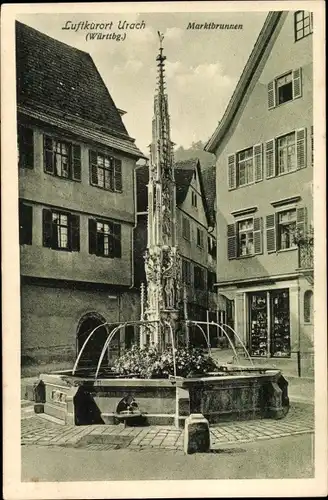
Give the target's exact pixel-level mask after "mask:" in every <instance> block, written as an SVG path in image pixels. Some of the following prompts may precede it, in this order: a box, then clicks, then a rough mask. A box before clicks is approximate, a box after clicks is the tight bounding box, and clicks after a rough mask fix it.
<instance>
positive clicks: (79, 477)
mask: <svg viewBox="0 0 328 500" xmlns="http://www.w3.org/2000/svg"><path fill="white" fill-rule="evenodd" d="M313 418H314V407H313V405H309V404H303V403H292V405H291V408H290V411H289V413H288V415H287V416H286V417H285V418H284V419H281V420H273V419H258V420H249V421H234V422H224V423H221V424H218V425H215V426H211V429H210V430H211V452H210V453H208V454H196V455H189V456H186V455H185V454H184V452H183V431H182V430H178V429H175V428H174V427H169V426H167V427H166V426H149V427H127V428H125V429H124V427H123V425H94V426H66V425H63V424H59V423H58V421H55V420H53V419H51V418H49V417H48V418H46V417H45V416H44V415H35V414H34V413H33V406H32V405H31V403H28V402H26V403H24V404H23V406H22V421H21V439H22V445H23V446H22V480H23V481H83V480H93V481H96V480H99V481H100V480H114V479H115V480H124V479H128V480H139V479H140V480H141V479H145V480H146V479H228V478H231V479H238V478H299V477H303V478H305V477H312V476H313V430H314V421H313ZM123 464H124V466H123Z"/></svg>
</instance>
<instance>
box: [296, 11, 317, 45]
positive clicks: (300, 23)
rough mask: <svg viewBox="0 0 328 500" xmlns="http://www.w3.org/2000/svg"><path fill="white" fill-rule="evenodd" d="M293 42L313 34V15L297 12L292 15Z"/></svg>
mask: <svg viewBox="0 0 328 500" xmlns="http://www.w3.org/2000/svg"><path fill="white" fill-rule="evenodd" d="M294 28H295V42H297V41H298V40H301V39H302V38H304V37H306V36H308V35H310V34H311V33H312V32H313V13H312V12H306V11H304V10H299V11H298V12H295V14H294Z"/></svg>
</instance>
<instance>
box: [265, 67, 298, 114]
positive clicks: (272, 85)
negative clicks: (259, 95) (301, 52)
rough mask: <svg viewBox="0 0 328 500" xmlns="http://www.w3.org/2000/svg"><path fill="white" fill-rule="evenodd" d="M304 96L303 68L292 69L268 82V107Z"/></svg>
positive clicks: (271, 107)
mask: <svg viewBox="0 0 328 500" xmlns="http://www.w3.org/2000/svg"><path fill="white" fill-rule="evenodd" d="M299 97H302V68H297V69H295V70H290V71H288V72H286V73H284V74H283V75H281V76H279V77H277V78H275V79H274V80H272V81H271V82H269V83H268V109H273V108H275V107H276V106H279V105H280V104H284V103H285V102H289V101H293V100H294V99H297V98H299Z"/></svg>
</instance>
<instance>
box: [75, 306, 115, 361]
mask: <svg viewBox="0 0 328 500" xmlns="http://www.w3.org/2000/svg"><path fill="white" fill-rule="evenodd" d="M105 322H106V320H105V318H104V317H103V316H101V315H100V314H98V313H88V314H86V315H84V316H83V317H82V318H81V320H80V322H79V325H78V328H77V353H78V354H79V352H80V351H81V349H82V346H83V344H84V342H85V341H86V339H87V337H88V335H89V334H90V333H91V332H92V330H94V329H95V328H97V327H99V328H98V329H97V330H96V331H95V332H94V333H93V335H92V336H91V337H90V339H89V340H88V343H87V345H86V346H85V348H84V351H83V353H82V356H81V359H80V365H81V366H84V367H90V368H92V367H96V366H97V364H98V361H99V357H100V354H101V351H102V349H103V347H104V344H105V342H106V339H107V337H108V334H109V332H110V329H109V327H108V326H107V325H104V326H101V325H103V324H104V323H105ZM111 329H112V328H111ZM108 361H109V360H108V354H107V353H106V355H105V357H104V360H103V363H104V364H106V365H108Z"/></svg>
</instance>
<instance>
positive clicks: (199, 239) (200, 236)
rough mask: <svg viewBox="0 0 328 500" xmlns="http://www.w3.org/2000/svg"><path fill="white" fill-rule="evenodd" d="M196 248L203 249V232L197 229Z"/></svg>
mask: <svg viewBox="0 0 328 500" xmlns="http://www.w3.org/2000/svg"><path fill="white" fill-rule="evenodd" d="M197 246H198V247H200V248H203V231H202V230H201V229H198V228H197Z"/></svg>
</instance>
